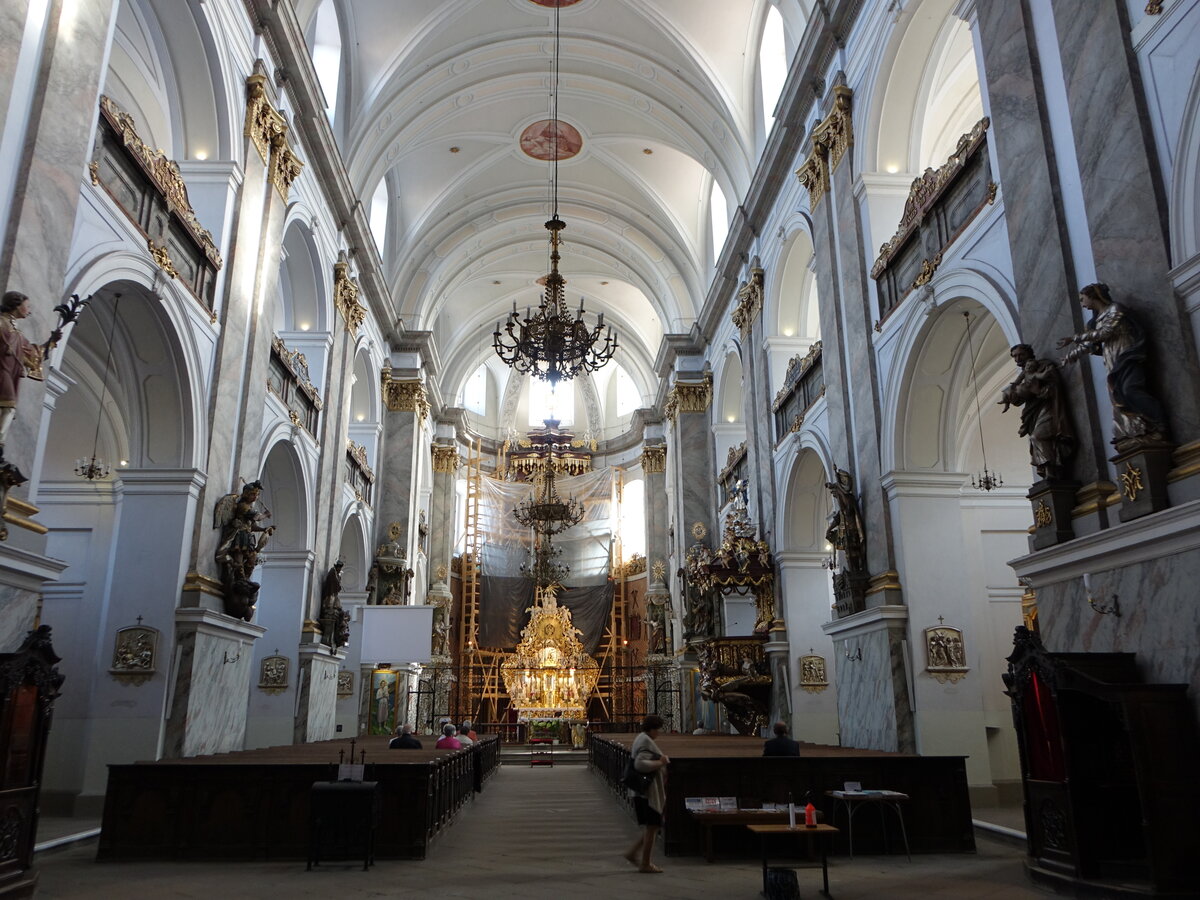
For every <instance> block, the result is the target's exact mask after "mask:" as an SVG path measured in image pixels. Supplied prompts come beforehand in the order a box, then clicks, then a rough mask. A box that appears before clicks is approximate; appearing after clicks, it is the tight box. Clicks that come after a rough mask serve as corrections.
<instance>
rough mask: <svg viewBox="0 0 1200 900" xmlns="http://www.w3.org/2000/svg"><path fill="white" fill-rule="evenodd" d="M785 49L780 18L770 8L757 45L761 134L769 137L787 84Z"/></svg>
mask: <svg viewBox="0 0 1200 900" xmlns="http://www.w3.org/2000/svg"><path fill="white" fill-rule="evenodd" d="M787 73H788V59H787V48H786V45H785V43H784V38H783V16H781V15H780V14H779V10H778V9H776V8H775V7H774V6H772V7H770V8H769V9H768V10H767V21H766V23H765V24H764V25H763V33H762V40H761V41H760V42H759V45H758V79H759V87H760V88H761V91H762V104H763V108H762V117H763V133H764V135H769V134H770V133H771V129H772V128H773V127H774V125H775V115H774V113H775V104H776V103H778V102H779V95H780V94H781V93H783V83H784V82H785V81H787Z"/></svg>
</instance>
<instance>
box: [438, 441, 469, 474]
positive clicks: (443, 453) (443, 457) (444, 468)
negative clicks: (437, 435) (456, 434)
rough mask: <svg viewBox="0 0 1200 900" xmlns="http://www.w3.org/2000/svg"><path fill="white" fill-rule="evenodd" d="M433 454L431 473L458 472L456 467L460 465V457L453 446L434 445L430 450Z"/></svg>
mask: <svg viewBox="0 0 1200 900" xmlns="http://www.w3.org/2000/svg"><path fill="white" fill-rule="evenodd" d="M431 452H432V453H433V471H435V472H446V473H451V474H452V473H454V472H457V471H458V467H459V466H460V465H462V457H461V456H459V453H458V448H457V447H455V446H454V445H453V444H434V445H433V447H432V448H431Z"/></svg>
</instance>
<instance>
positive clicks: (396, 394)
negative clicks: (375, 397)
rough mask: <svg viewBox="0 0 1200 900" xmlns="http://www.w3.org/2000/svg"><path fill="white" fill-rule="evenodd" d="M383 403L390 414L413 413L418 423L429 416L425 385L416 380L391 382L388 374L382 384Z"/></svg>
mask: <svg viewBox="0 0 1200 900" xmlns="http://www.w3.org/2000/svg"><path fill="white" fill-rule="evenodd" d="M383 402H384V405H385V406H386V407H387V408H388V409H389V410H390V411H391V412H415V413H416V414H417V418H418V420H419V421H422V422H423V421H425V417H426V416H428V415H429V399H428V397H427V396H426V395H425V385H423V384H421V382H420V381H417V380H416V379H408V380H404V381H394V380H392V378H391V376H390V374H389V375H387V376H385V379H384V382H383Z"/></svg>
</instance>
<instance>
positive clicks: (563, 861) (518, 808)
mask: <svg viewBox="0 0 1200 900" xmlns="http://www.w3.org/2000/svg"><path fill="white" fill-rule="evenodd" d="M635 836H636V826H635V825H634V823H633V820H632V819H631V817H630V816H629V814H628V813H627V812H626V811H625V809H624V808H623V807H622V806H621V805H620V804H618V803H615V802H614V801H613V799H612V795H611V794H610V793H609V792H608V789H607V788H606V787H605V786H604V785H603V784H602V783H601V781H600V780H599V779H598V778H597V777H596V776H595V775H593V774H592V773H591V771H590V770H589V769H588V768H586V767H585V766H555V767H553V768H529V767H521V766H512V765H508V766H504V767H503V768H502V769H501V770H500V771H499V772H497V774H496V775H495V777H494V778H492V779H491V780H490V781H489V782H488V785H487V787H486V789H485V791H484V793H483V794H481V795H478V796H477V797H476V799H475V800H474V802H472V803H470V804H468V805H467V806H466V807H464V808H463V810H462V811H461V812H460V813H459V816H458V820H457V821H456V822H455V823H454V824H453V825H452V826H451V827H450V828H449V829H448V830H446V831H445V832H444V833H443V834H441V835H440V836H439V837H438V838H437V840H436V841H435V842H434V844H433V847H432V848H431V850H430V853H429V857H428V858H427V859H425V860H424V861H420V862H404V861H382V862H379V863H377V864H376V865H375V866H374V867H373V868H372V869H371V870H370V871H369V872H363V871H362V869H361V867H358V866H340V865H334V866H322V867H321V869H320V870H315V871H312V872H306V871H305V869H304V864H303V863H300V862H259V863H231V864H228V865H220V864H212V863H209V864H203V863H96V862H94V861H93V857H94V856H95V847H96V845H95V841H94V840H93V841H86V842H83V843H79V844H75V845H73V846H71V847H68V848H64V849H60V850H54V851H50V852H47V853H42V854H39V855H38V866H39V868H40V869H41V891H40V893H39V896H40V897H42V898H60V897H86V898H110V897H111V898H114V900H115V898H122V900H123V898H128V897H154V898H189V897H195V898H206V900H207V898H212V897H219V898H220V900H238V898H258V897H274V898H282V897H287V898H289V900H290V898H292V897H323V898H324V897H329V896H338V897H345V898H350V897H440V898H445V897H451V898H453V897H469V898H473V900H478V898H481V897H488V898H490V900H508V898H514V900H515V898H522V900H543V898H544V900H551V898H553V900H560V898H564V897H566V898H572V900H576V898H585V900H586V898H601V897H621V898H622V900H639V898H647V900H649V898H654V900H672V898H680V900H696V898H705V897H714V898H723V900H724V898H729V900H737V898H746V900H752V898H755V897H758V896H759V890H760V888H761V869H760V868H759V867H758V865H756V864H754V863H751V862H749V861H745V862H724V861H723V862H718V863H716V864H714V865H706V864H705V863H704V861H703V860H702V859H700V858H690V857H688V858H668V859H663V858H662V856H661V853H660V852H656V854H655V860H656V861H657V862H658V863H659V864H661V865H662V867H663V868H664V869H665V870H666V871H665V872H664V873H663V874H661V875H642V874H639V873H638V872H636V871H635V870H634V869H633V868H631V867H630V866H629V864H628V863H627V862H625V860H624V859H622V858H621V854H622V852H624V850H625V849H627V848H628V846H629V844H631V843H632V841H633V839H634V837H635ZM977 843H978V847H979V849H978V852H977V853H975V854H955V855H941V856H925V855H918V856H914V857H913V861H912V863H909V862H907V861H906V860H905V858H904V857H903V856H887V857H879V856H872V857H864V856H861V855H860V856H858V857H856V858H855V859H854V860H853V861H850V860H846V859H835V860H833V861H832V862H831V864H830V868H829V882H830V892H831V894H832V895H833V896H834V897H836V898H838V900H852V898H866V897H887V898H889V900H904V898H913V900H916V898H922V900H925V898H947V900H950V898H970V900H1001V898H1010V897H1012V898H1019V897H1046V896H1053V894H1051V893H1049V892H1047V891H1044V890H1041V889H1039V888H1036V887H1034V886H1033V885H1031V884H1030V883H1029V882H1028V881H1027V880H1026V877H1025V874H1024V871H1023V869H1022V865H1021V861H1022V858H1023V854H1022V851H1021V850H1020V849H1018V848H1016V847H1014V846H1012V845H1011V844H1007V843H1002V842H998V841H993V840H991V839H990V838H988V837H985V836H979V837H978V839H977ZM797 874H798V876H799V880H800V890H801V894H802V895H803V896H804V897H805V898H809V897H816V896H819V895H818V891H819V889H820V886H821V873H820V870H819V869H801V870H800V871H799V872H798V873H797Z"/></svg>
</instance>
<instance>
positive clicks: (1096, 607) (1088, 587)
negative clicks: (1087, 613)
mask: <svg viewBox="0 0 1200 900" xmlns="http://www.w3.org/2000/svg"><path fill="white" fill-rule="evenodd" d="M1083 589H1084V591H1085V592H1086V593H1087V602H1088V606H1090V607H1091V608H1092V611H1093V612H1095V613H1097V614H1098V615H1101V616H1116V617H1117V618H1118V619H1119V618H1121V603H1120V599H1119V597H1118V596H1117V595H1116V594H1113V595H1112V601H1111V602H1109V603H1101V602H1100V601H1098V600H1097V599H1096V597H1095V596H1094V595H1093V594H1092V576H1091V575H1090V574H1088V573H1084V576H1083Z"/></svg>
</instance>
